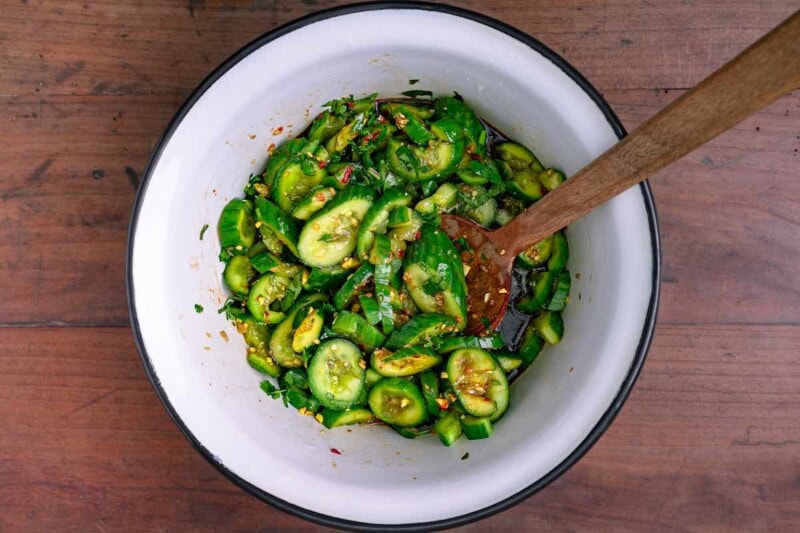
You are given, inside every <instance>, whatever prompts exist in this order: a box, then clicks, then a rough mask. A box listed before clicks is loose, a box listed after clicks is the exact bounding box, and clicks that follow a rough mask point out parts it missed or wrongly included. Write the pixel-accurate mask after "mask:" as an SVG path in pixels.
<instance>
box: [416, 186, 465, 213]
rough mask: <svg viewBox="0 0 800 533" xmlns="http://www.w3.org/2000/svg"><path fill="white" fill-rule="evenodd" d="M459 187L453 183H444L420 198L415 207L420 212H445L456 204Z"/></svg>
mask: <svg viewBox="0 0 800 533" xmlns="http://www.w3.org/2000/svg"><path fill="white" fill-rule="evenodd" d="M457 199H458V187H456V186H455V185H453V184H452V183H442V184H441V185H440V186H439V188H438V189H436V192H435V193H433V194H432V195H431V196H429V197H427V198H423V199H422V200H420V201H419V202H418V203H417V205H416V206H415V207H414V209H415V210H417V211H419V212H420V213H424V214H429V213H445V212H447V211H448V210H449V209H450V208H452V207H453V206H454V205H455V204H456V200H457Z"/></svg>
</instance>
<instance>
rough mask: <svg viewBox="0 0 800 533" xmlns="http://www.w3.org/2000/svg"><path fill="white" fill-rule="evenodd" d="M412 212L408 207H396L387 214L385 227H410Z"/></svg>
mask: <svg viewBox="0 0 800 533" xmlns="http://www.w3.org/2000/svg"><path fill="white" fill-rule="evenodd" d="M412 213H413V210H412V209H411V208H410V207H396V208H394V209H392V211H391V212H390V213H389V221H388V224H387V227H389V228H400V227H403V226H409V225H411V215H412Z"/></svg>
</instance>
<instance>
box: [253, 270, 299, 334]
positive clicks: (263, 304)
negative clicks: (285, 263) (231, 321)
mask: <svg viewBox="0 0 800 533" xmlns="http://www.w3.org/2000/svg"><path fill="white" fill-rule="evenodd" d="M288 288H289V280H287V279H286V278H284V277H283V276H279V275H277V274H274V273H272V272H267V273H266V274H264V275H263V276H261V277H260V278H258V280H257V281H256V282H255V283H253V286H252V287H251V288H250V294H249V296H248V298H247V310H248V311H250V314H251V315H253V317H254V318H255V319H256V320H258V321H259V322H263V323H264V324H277V323H278V322H280V321H281V320H283V318H284V316H285V315H284V313H282V312H280V311H275V310H273V309H272V306H273V304H275V303H277V302H280V300H282V299H283V298H284V297H285V296H286V292H287V289H288Z"/></svg>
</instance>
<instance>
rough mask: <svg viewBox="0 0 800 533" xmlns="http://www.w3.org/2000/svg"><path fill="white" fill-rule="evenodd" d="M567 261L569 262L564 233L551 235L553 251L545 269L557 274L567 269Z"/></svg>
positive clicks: (567, 246)
mask: <svg viewBox="0 0 800 533" xmlns="http://www.w3.org/2000/svg"><path fill="white" fill-rule="evenodd" d="M567 261H569V245H568V244H567V238H566V237H565V236H564V233H563V232H560V231H559V232H558V233H556V234H554V235H553V251H552V252H551V254H550V259H549V260H548V261H547V269H548V270H550V271H551V272H555V273H556V274H558V273H559V272H561V271H562V270H564V269H565V268H567Z"/></svg>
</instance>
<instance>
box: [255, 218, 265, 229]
mask: <svg viewBox="0 0 800 533" xmlns="http://www.w3.org/2000/svg"><path fill="white" fill-rule="evenodd" d="M263 225H264V223H263V222H261V221H260V220H256V229H258V228H260V227H261V226H263Z"/></svg>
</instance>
